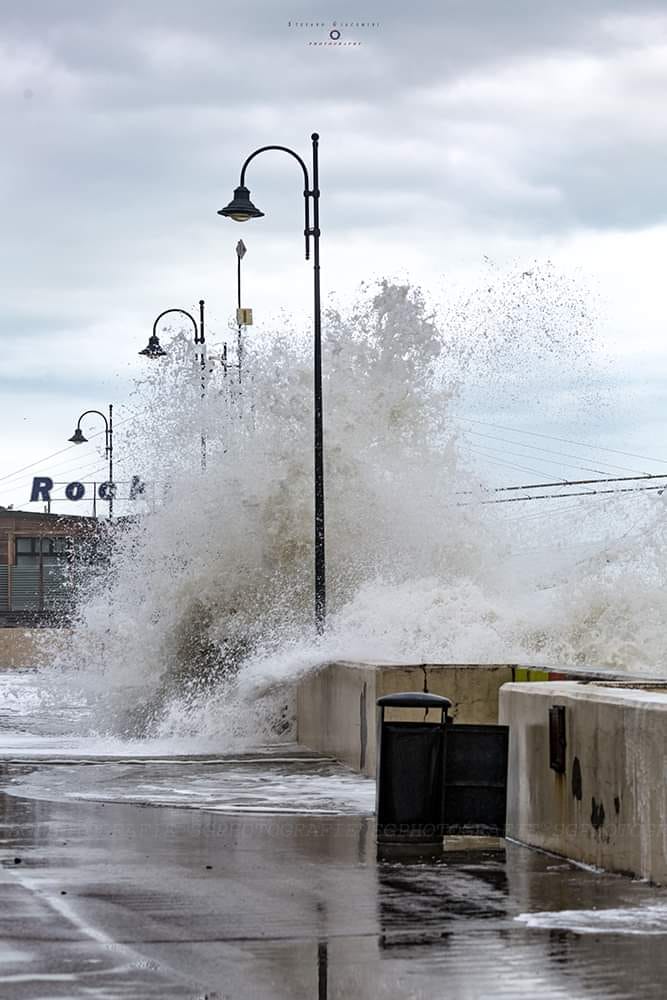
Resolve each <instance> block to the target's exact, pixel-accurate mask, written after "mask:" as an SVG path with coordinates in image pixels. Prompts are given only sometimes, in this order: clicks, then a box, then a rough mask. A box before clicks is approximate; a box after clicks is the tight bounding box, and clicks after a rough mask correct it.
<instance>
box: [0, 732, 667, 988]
mask: <svg viewBox="0 0 667 1000" xmlns="http://www.w3.org/2000/svg"><path fill="white" fill-rule="evenodd" d="M282 752H283V750H282V748H277V749H276V751H275V753H276V754H277V755H280V753H282ZM267 763H268V762H267V761H263V765H262V766H264V767H265V768H266V769H267V770H268V771H270V770H271V766H270V765H269V766H268V767H267ZM105 766H107V765H100V764H99V763H97V764H95V765H92V768H93V769H97V771H98V773H97V774H94V770H91V765H81V766H79V767H78V768H77V765H73V764H71V763H70V764H67V765H66V770H67V771H68V773H67V775H66V777H65V778H64V779H63V783H62V785H61V786H60V788H54V790H53V794H54V795H55V796H56V797H57V798H58V799H59V801H48V800H47V798H39V799H37V798H30V797H24V796H25V795H26V794H27V792H28V784H27V783H28V782H29V781H30V780H32V782H33V787H34V788H37V787H38V785H39V782H40V781H41V782H42V785H43V786H44V787H46V786H48V785H49V784H50V783H51V782H52V781H53V780H54V775H55V774H56V773H57V772H58V770H59V769H58V768H55V767H52V768H48V769H46V770H45V771H44V773H41V772H42V765H39V766H36V765H32V766H29V765H27V764H25V763H24V764H21V765H10V764H5V765H4V776H3V779H2V784H3V786H4V788H5V789H7V788H17V789H18V786H19V784H20V783H22V785H23V790H22V793H21V795H20V796H15V795H12V794H2V795H0V822H1V823H2V827H1V836H2V846H3V851H2V857H3V868H2V869H1V870H0V880H1V882H2V890H1V891H2V898H3V902H4V906H3V910H2V913H1V914H0V932H1V933H2V937H3V941H4V950H3V951H2V957H1V959H0V996H2V997H3V998H5V997H7V998H8V1000H14V998H21V1000H23V998H37V997H49V998H58V997H59V998H65V997H66V998H78V997H91V996H93V997H104V998H106V997H124V998H128V997H153V996H155V997H158V996H159V997H164V998H171V997H181V998H182V997H200V998H202V997H204V996H208V997H211V998H213V997H218V998H222V997H225V998H234V1000H235V998H244V1000H245V998H251V1000H253V998H258V1000H273V998H276V1000H278V998H288V997H289V998H294V1000H312V998H318V1000H322V998H327V1000H329V998H341V1000H342V998H343V997H345V998H350V997H368V998H371V1000H375V998H385V997H387V998H388V997H392V998H396V997H398V998H403V997H405V998H422V997H423V998H427V997H429V998H430V997H444V996H448V997H449V996H452V997H457V998H458V997H463V998H467V997H475V998H476V997H531V998H533V997H536V996H540V997H545V998H563V1000H565V998H568V1000H570V998H572V997H577V998H578V997H605V998H606V997H614V998H630V997H638V996H641V997H648V998H653V997H655V998H657V997H662V996H663V994H664V985H663V984H664V981H665V979H666V977H667V949H665V948H663V946H662V945H663V939H662V934H663V930H664V931H665V932H667V922H666V921H665V920H664V917H663V913H664V912H667V892H664V891H662V890H660V889H658V888H655V887H652V886H649V885H646V884H643V883H639V882H632V881H631V880H629V879H626V878H622V877H620V876H612V875H607V874H604V873H593V872H589V871H585V870H582V869H581V868H579V867H576V866H575V865H573V864H570V863H568V862H565V861H563V860H560V859H556V858H553V857H550V856H547V855H544V854H540V853H537V852H534V851H530V850H527V849H525V848H522V847H520V846H518V845H515V844H512V843H508V842H505V841H498V840H494V841H484V840H479V841H475V842H468V841H459V840H457V839H456V838H451V839H450V840H448V842H447V850H446V852H445V853H444V854H443V856H442V857H441V858H440V859H439V860H437V861H431V862H429V861H418V860H417V861H413V862H408V863H399V862H396V861H380V862H378V860H377V858H376V847H375V826H374V820H373V818H372V817H370V816H368V815H337V816H333V815H288V814H285V813H283V814H278V815H257V814H253V813H250V814H238V815H230V814H225V813H220V812H216V811H214V810H213V811H212V810H209V809H206V808H204V809H202V808H196V809H173V808H169V807H161V808H139V807H138V806H137V804H135V803H130V802H128V801H123V802H109V801H90V800H86V801H79V800H76V799H73V798H69V797H67V792H66V790H67V788H69V789H70V790H71V789H72V788H73V787H74V780H75V777H76V773H77V770H78V774H79V778H80V787H81V789H82V790H83V791H84V792H85V794H86V796H88V795H89V793H90V792H91V789H92V784H93V777H94V780H95V781H98V782H99V781H102V780H103V771H104V767H105ZM108 766H109V767H110V768H111V769H112V772H111V774H110V777H109V782H110V787H112V788H116V785H119V787H125V786H126V790H129V789H130V788H131V784H132V782H131V775H132V774H133V773H134V774H136V773H137V769H136V768H135V769H134V771H132V770H131V769H130V770H129V773H128V770H127V768H126V769H125V770H123V768H124V765H118V764H110V765H108ZM119 766H120V768H121V770H120V771H116V770H115V769H116V768H118V767H119ZM167 766H168V767H169V768H170V769H171V770H170V771H169V778H168V779H167V778H166V776H165V782H164V784H167V783H168V780H170V781H173V780H174V779H176V780H177V781H183V780H185V779H184V773H183V772H184V771H185V769H186V767H189V771H188V773H189V774H191V775H192V777H193V779H196V780H200V779H201V780H202V781H203V780H205V781H207V782H215V781H217V780H219V781H221V782H224V780H228V786H229V788H230V790H231V789H232V785H233V779H232V777H230V776H227V779H225V776H224V774H223V772H224V767H225V764H224V762H222V761H221V760H218V762H217V763H216V764H215V765H214V766H213V770H211V771H210V773H209V772H208V771H206V766H207V765H204V764H202V765H201V766H200V767H195V766H194V765H193V764H190V765H182V766H181V767H180V770H179V767H178V766H177V765H176V764H174V762H172V763H171V764H169V765H167V764H166V763H165V762H162V763H161V764H160V763H155V764H151V765H150V767H151V768H154V769H155V774H157V773H159V770H160V767H167ZM253 766H254V765H253ZM257 766H259V765H257ZM276 766H277V767H279V768H285V767H286V765H285V764H284V763H281V764H280V765H276ZM302 766H303V768H304V772H303V773H304V774H310V775H311V776H312V773H311V772H310V771H309V768H311V769H312V768H320V777H322V775H324V774H326V773H328V769H329V768H330V766H331V765H330V764H329V763H327V762H322V761H320V762H319V763H317V764H315V763H313V761H312V760H311V761H310V762H309V757H308V755H307V754H306V755H304V757H303V760H302V762H301V763H297V762H293V763H292V764H291V765H289V767H287V768H286V774H287V778H289V775H290V774H298V772H299V768H300V767H302ZM229 767H230V773H232V772H233V770H234V768H237V769H238V767H239V765H238V764H237V763H236V764H231V763H230V764H229ZM174 768H175V770H174ZM241 770H242V768H241ZM203 771H206V773H205V774H203V773H202V772H203ZM29 772H32V773H29ZM283 778H284V781H285V785H286V786H287V787H288V786H289V781H288V780H287V778H285V776H284V775H283ZM14 779H19V780H18V781H17V782H14ZM155 780H157V779H156V777H155V775H154V774H151V778H150V783H153V782H154V781H155ZM275 791H276V788H275V786H274V788H273V791H272V792H271V794H272V795H273V794H275ZM292 793H293V789H292V792H287V793H286V794H288V795H290V794H292ZM98 794H99V795H100V797H101V798H104V794H103V791H100V792H99V793H98ZM332 802H333V800H332V799H331V797H330V799H329V804H330V805H331V804H332ZM464 848H465V849H464ZM571 911H576V914H578V916H576V914H575V915H574V916H573V914H572V912H571ZM527 914H528V915H531V914H532V915H533V916H532V917H530V916H528V917H527V916H526V915H527ZM641 915H643V918H645V919H646V925H645V926H646V930H647V931H648V933H643V932H642V933H628V932H627V931H628V927H629V926H630V925H633V924H634V925H635V927H637V926H639V925H638V924H637V921H638V920H640V919H642V917H641ZM661 927H662V928H663V930H661Z"/></svg>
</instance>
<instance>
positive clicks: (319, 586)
mask: <svg viewBox="0 0 667 1000" xmlns="http://www.w3.org/2000/svg"><path fill="white" fill-rule="evenodd" d="M311 138H312V140H313V189H312V191H311V195H312V198H313V229H312V236H313V333H314V345H313V360H314V382H315V385H314V397H315V398H314V403H315V442H314V450H315V624H316V627H317V631H318V632H319V633H321V632H323V631H324V622H325V619H326V613H327V590H326V558H325V546H324V428H323V419H322V310H321V304H320V186H319V184H320V174H319V160H318V145H319V139H320V137H319V135H318V134H317V132H313V135H312V137H311Z"/></svg>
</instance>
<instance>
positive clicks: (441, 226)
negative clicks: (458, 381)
mask: <svg viewBox="0 0 667 1000" xmlns="http://www.w3.org/2000/svg"><path fill="white" fill-rule="evenodd" d="M334 20H336V21H337V22H338V23H339V25H340V23H341V22H343V26H340V27H339V30H340V33H341V37H340V40H341V42H357V43H361V44H355V45H352V44H344V45H338V46H328V45H322V44H311V43H320V42H326V41H328V39H329V32H330V30H331V28H332V25H333V21H334ZM346 20H353V21H361V20H364V21H366V22H368V21H374V22H378V23H377V24H376V26H367V27H365V28H354V27H345V26H344V25H345V22H346ZM290 21H291V22H292V25H291V26H290V24H289V22H290ZM300 21H308V22H314V21H321V22H322V24H323V25H324V27H318V26H315V27H312V28H309V27H297V26H295V24H294V22H300ZM666 92H667V4H665V2H664V0H662V2H654V3H649V2H644V0H633V2H632V3H631V4H630V3H628V2H627V0H623V2H615V0H558V2H556V0H531V2H529V0H460V2H457V0H439V2H438V3H435V2H433V3H428V4H427V3H425V2H423V0H422V2H412V3H410V4H407V3H398V2H396V0H383V2H382V3H380V2H378V0H369V2H364V4H363V5H362V4H360V3H358V2H356V0H355V2H349V0H337V2H336V4H335V5H329V4H326V5H325V4H321V3H308V4H306V3H302V2H294V3H291V4H290V5H289V6H287V7H286V6H283V5H278V4H276V3H268V2H265V3H260V2H258V0H248V2H246V3H244V4H242V5H239V4H234V5H232V4H227V5H226V4H224V3H221V2H220V0H189V2H188V3H183V2H182V0H133V2H125V0H107V2H105V3H101V2H94V3H91V2H90V0H0V108H1V109H2V110H1V114H2V135H3V155H2V160H1V161H0V178H1V184H0V198H1V199H2V217H3V239H2V243H1V248H0V254H1V260H0V265H1V266H0V282H1V285H2V298H1V303H2V305H1V307H0V336H1V337H2V349H1V351H0V393H1V401H0V425H1V428H2V433H1V436H0V444H1V451H0V458H1V462H0V504H8V503H14V504H16V506H23V507H24V508H25V507H26V504H27V500H28V485H29V478H30V476H31V475H32V474H33V472H35V473H36V472H39V473H44V474H49V472H50V469H51V467H52V466H53V465H55V462H54V461H45V462H44V463H43V464H39V465H37V466H36V467H35V468H34V469H29V470H28V471H27V472H26V473H23V474H22V475H17V476H12V475H11V474H13V473H14V471H15V470H17V469H19V468H21V467H23V466H27V465H29V464H30V463H35V462H37V461H38V460H40V459H41V458H42V456H48V455H49V454H50V453H52V452H55V451H57V450H58V449H60V448H61V447H64V446H65V445H66V443H67V442H66V439H67V438H68V437H69V436H70V434H71V433H72V429H73V424H74V421H75V419H76V417H77V416H78V414H79V413H80V412H81V411H82V410H84V409H87V408H89V407H95V408H105V407H106V404H107V403H108V402H110V401H114V402H117V403H118V404H121V403H122V400H123V399H124V398H126V397H127V394H128V391H129V387H130V385H131V379H132V377H133V375H135V374H136V373H138V372H139V371H140V370H141V364H142V360H141V359H140V358H139V357H138V356H137V351H138V350H139V348H140V347H142V346H144V343H145V341H146V337H147V334H148V332H150V329H149V328H150V326H151V324H152V321H153V319H154V317H155V316H156V315H157V313H158V312H160V311H161V310H162V309H165V308H167V307H169V306H183V307H184V308H192V307H194V306H195V304H196V302H197V300H198V299H199V298H201V297H204V298H205V299H206V300H207V303H208V308H209V315H210V317H211V329H212V332H215V331H216V330H217V331H219V332H221V333H224V331H225V329H226V325H227V321H228V319H229V318H230V317H231V315H232V313H233V309H234V307H235V301H234V296H235V256H234V247H235V244H236V241H237V240H238V238H239V237H240V236H243V239H244V240H245V242H246V243H247V245H248V256H247V257H246V261H245V267H246V275H247V278H246V287H247V290H248V291H247V296H246V298H247V300H248V301H247V304H248V305H251V306H252V307H253V308H254V311H255V316H256V321H257V322H258V326H257V327H256V328H255V331H254V332H255V334H256V335H258V336H260V335H261V322H262V321H265V322H268V319H269V317H270V316H271V315H273V314H275V313H277V311H278V310H279V309H281V308H283V307H285V308H287V309H288V310H290V311H291V312H293V313H294V314H296V315H297V316H299V315H301V314H304V315H307V311H308V308H309V303H310V282H311V280H312V279H311V271H310V268H309V267H308V265H306V263H305V262H304V260H303V237H302V233H301V230H302V221H301V211H302V208H301V181H300V178H299V177H298V176H295V173H296V166H295V164H294V163H293V162H291V161H289V160H288V158H287V157H281V156H278V155H275V156H273V157H271V156H266V157H263V158H261V159H260V160H258V161H256V162H255V163H254V164H253V165H252V168H251V172H252V177H251V176H250V171H249V176H248V181H249V184H250V186H251V188H252V192H253V197H254V198H255V200H256V202H257V204H258V205H259V206H260V207H261V208H263V210H264V211H265V212H266V218H265V219H262V220H261V221H258V222H256V223H252V224H248V226H244V227H243V228H241V227H240V226H236V225H234V224H233V223H230V222H228V221H227V220H223V219H221V218H220V217H219V216H217V214H216V212H217V210H218V209H219V208H221V207H222V206H223V205H224V204H226V203H227V201H228V200H229V198H230V197H231V194H232V189H233V187H234V186H235V185H236V184H237V183H238V181H237V178H238V171H239V166H240V162H241V161H242V159H243V158H244V157H245V155H247V153H249V152H250V151H251V150H253V149H254V148H255V147H257V146H259V145H263V144H267V143H279V144H284V145H289V146H293V147H295V148H296V149H297V150H299V151H301V152H302V154H303V155H304V157H306V156H307V155H308V154H309V137H310V133H311V132H312V131H313V130H317V131H318V132H319V133H320V134H321V190H322V230H323V236H322V263H323V272H322V280H323V292H324V293H325V294H327V293H328V292H331V291H335V292H336V293H337V294H338V295H339V296H343V297H345V296H346V295H347V294H348V293H350V292H351V291H352V290H353V289H354V288H355V287H356V285H357V284H358V282H359V280H361V279H362V278H367V279H371V278H373V277H376V276H378V275H383V274H387V275H390V276H392V275H393V276H398V277H405V276H408V277H410V278H411V279H413V280H414V281H416V282H420V283H422V284H424V285H425V286H426V288H427V289H430V290H432V291H433V294H434V295H435V296H436V297H437V295H438V292H439V289H440V287H441V285H442V283H443V281H453V280H462V281H465V280H469V279H471V277H472V278H474V276H475V275H476V274H481V273H483V268H484V259H485V258H489V257H490V258H492V259H493V260H494V261H495V262H498V263H499V264H500V265H501V266H503V264H504V262H506V263H507V266H508V267H512V266H515V265H516V264H517V262H518V265H519V266H521V264H522V263H523V262H525V263H526V266H528V265H530V263H531V262H532V261H535V260H537V261H546V260H547V259H551V260H553V261H554V262H555V263H556V265H557V266H558V267H559V268H562V269H563V270H564V271H569V270H572V271H576V272H577V273H578V274H579V275H580V277H581V280H582V282H583V283H584V284H586V283H588V282H590V287H591V295H592V297H594V298H595V300H596V303H597V304H599V306H600V308H599V316H600V319H599V323H600V329H599V335H600V343H601V344H602V346H603V353H604V354H605V356H606V357H607V358H610V357H611V358H613V360H614V365H615V368H614V376H613V378H614V380H615V382H616V383H617V385H618V387H619V393H620V395H619V409H618V413H616V414H614V413H613V412H611V413H607V417H606V419H607V420H608V425H607V426H601V427H599V428H598V429H597V431H596V434H597V441H598V442H599V443H605V444H607V445H609V446H612V447H617V448H620V449H627V450H631V451H637V450H639V451H642V452H644V453H646V454H648V455H656V456H657V457H664V458H666V459H667V442H666V443H665V444H664V446H663V444H662V442H663V440H664V439H665V437H666V435H665V431H666V430H667V417H666V416H665V406H664V403H665V401H666V397H667V346H665V340H666V338H665V322H664V315H665V311H666V310H665V296H666V292H665V287H666V283H665V277H664V269H665V261H666V260H667V155H666V153H667V117H666V116H665V112H664V108H665V93H666ZM596 308H597V306H596ZM624 386H625V394H624V392H623V390H624ZM621 400H623V404H622V405H621V402H620V401H621ZM628 400H631V405H629V404H628ZM519 402H520V401H519ZM519 408H520V407H519ZM612 409H613V407H612ZM523 412H524V417H525V407H524V408H523ZM520 417H521V415H520V414H519V413H517V420H519V419H520ZM543 429H544V430H545V431H546V432H552V433H554V434H556V435H557V434H559V433H560V432H561V430H562V428H559V427H558V426H551V425H549V426H546V427H544V428H543ZM86 447H87V448H89V449H90V450H89V451H87V452H86V453H85V454H84V453H82V452H77V453H76V454H75V455H74V456H73V458H72V461H71V463H70V465H69V472H70V473H72V474H73V473H74V472H76V471H81V472H83V471H84V470H86V469H90V467H91V462H92V463H93V464H94V463H95V462H96V457H95V453H94V452H93V451H92V445H91V446H86ZM82 451H83V450H82ZM68 457H70V456H68V455H67V454H66V455H65V458H68ZM77 463H78V465H77ZM657 468H658V467H657V466H656V469H657ZM73 509H75V508H73Z"/></svg>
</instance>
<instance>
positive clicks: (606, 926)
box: [515, 903, 667, 936]
mask: <svg viewBox="0 0 667 1000" xmlns="http://www.w3.org/2000/svg"><path fill="white" fill-rule="evenodd" d="M515 919H516V920H518V921H519V922H520V923H524V924H526V926H527V927H533V928H540V929H544V930H565V931H572V932H573V933H574V934H641V935H642V936H644V935H647V934H652V935H657V934H667V904H665V903H654V904H646V905H644V906H628V907H622V908H618V909H599V910H557V911H554V912H550V911H546V912H541V913H521V914H519V916H518V917H515Z"/></svg>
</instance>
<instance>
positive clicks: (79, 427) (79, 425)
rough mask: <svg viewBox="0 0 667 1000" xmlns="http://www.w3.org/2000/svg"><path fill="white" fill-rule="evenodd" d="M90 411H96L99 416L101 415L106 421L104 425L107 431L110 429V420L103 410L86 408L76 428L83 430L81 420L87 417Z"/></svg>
mask: <svg viewBox="0 0 667 1000" xmlns="http://www.w3.org/2000/svg"><path fill="white" fill-rule="evenodd" d="M89 413H96V414H97V416H98V417H101V418H102V420H103V421H104V426H105V427H106V429H107V432H108V431H109V421H108V420H107V418H106V417H105V416H104V414H103V413H102V411H101V410H84V412H83V413H82V414H81V416H80V417H79V419H78V421H77V425H76V429H77V430H78V431H79V430H81V421H82V420H83V418H84V417H87V416H88V414H89Z"/></svg>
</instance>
